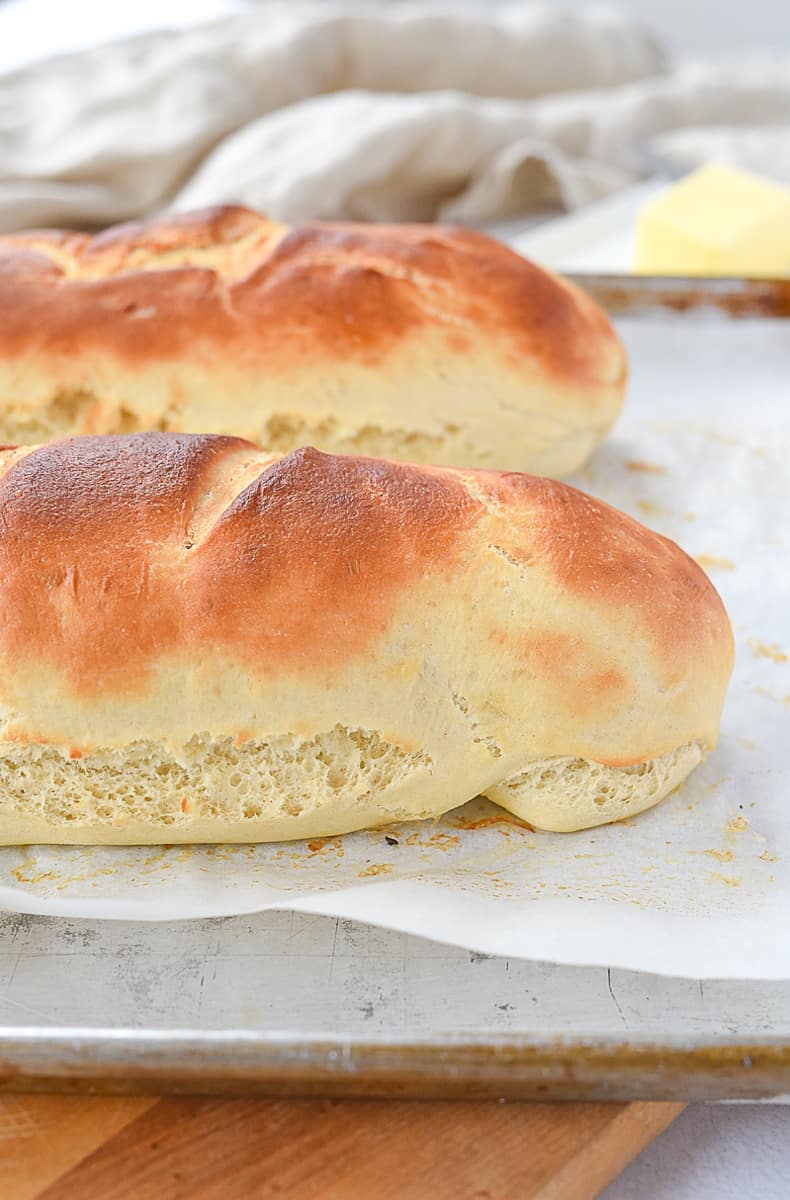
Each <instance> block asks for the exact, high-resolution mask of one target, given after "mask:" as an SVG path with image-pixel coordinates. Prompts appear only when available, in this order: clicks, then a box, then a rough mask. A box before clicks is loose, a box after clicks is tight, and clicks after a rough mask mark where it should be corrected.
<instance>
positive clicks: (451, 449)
mask: <svg viewBox="0 0 790 1200" xmlns="http://www.w3.org/2000/svg"><path fill="white" fill-rule="evenodd" d="M0 316H1V318H2V319H0V441H4V442H8V443H36V442H43V441H47V440H49V439H50V438H57V437H64V436H70V435H74V434H106V433H129V432H134V431H140V430H160V431H161V430H164V431H177V432H181V431H183V432H191V433H202V432H206V433H221V434H230V435H238V436H241V437H246V438H249V439H250V440H251V441H254V442H255V443H256V444H257V445H259V446H262V447H264V448H265V449H268V450H270V451H272V452H277V453H282V452H287V451H290V450H293V449H296V448H298V447H299V446H302V445H305V444H313V445H316V446H318V448H319V449H322V450H327V451H331V452H333V453H344V454H373V455H381V456H383V457H387V458H395V459H401V460H404V461H407V462H432V463H451V464H453V465H464V466H473V467H492V468H497V469H501V468H509V469H513V470H522V471H533V472H535V473H536V474H540V475H551V476H560V475H565V474H568V473H570V472H571V471H573V470H575V469H576V468H577V467H579V466H581V465H582V463H583V462H584V461H585V460H586V459H587V457H588V456H589V455H590V453H591V452H592V450H593V449H594V448H595V446H596V445H597V444H598V443H599V442H600V441H601V440H602V438H603V437H604V436H605V434H606V432H607V430H608V429H609V428H610V426H611V425H612V423H613V421H614V420H615V418H616V416H617V414H618V413H619V411H620V407H621V405H622V401H623V391H624V387H625V376H626V361H625V354H624V352H623V348H622V346H621V345H620V342H619V341H618V339H617V337H616V335H615V333H614V331H613V330H612V327H611V325H610V324H609V321H608V319H607V317H606V316H605V314H604V313H603V312H602V310H601V309H600V308H599V307H598V306H597V305H596V304H595V303H594V302H593V301H592V300H591V299H590V298H589V297H588V296H586V295H585V294H584V293H582V292H581V291H579V290H578V289H577V288H575V287H573V286H572V285H571V284H570V283H567V282H566V281H564V280H562V279H559V278H557V277H555V276H553V275H551V274H549V273H548V272H546V271H544V270H542V269H541V268H540V267H537V266H535V265H534V264H533V263H530V262H528V261H527V260H525V259H523V258H521V257H520V256H519V255H518V254H516V253H514V252H513V251H512V250H509V249H507V248H506V247H505V246H502V245H500V244H499V243H498V242H496V241H494V240H492V239H491V238H488V237H485V236H484V235H483V234H481V233H477V232H475V231H473V230H469V229H461V228H448V227H442V226H428V225H393V226H376V225H354V224H347V225H333V224H320V223H318V224H312V225H305V226H301V227H297V228H289V227H288V226H286V225H281V224H277V223H275V222H273V221H270V220H268V219H267V218H266V217H263V216H261V215H259V214H258V213H254V212H251V211H250V210H248V209H243V208H217V209H209V210H206V211H204V212H197V213H189V214H182V215H176V216H170V217H160V218H157V219H155V220H151V221H148V222H144V223H140V224H131V225H123V226H117V227H115V228H112V229H108V230H106V231H105V232H104V233H102V234H99V235H98V236H96V237H89V236H88V235H85V234H81V233H69V232H57V231H55V232H53V231H40V232H30V233H25V234H18V235H14V236H7V237H0Z"/></svg>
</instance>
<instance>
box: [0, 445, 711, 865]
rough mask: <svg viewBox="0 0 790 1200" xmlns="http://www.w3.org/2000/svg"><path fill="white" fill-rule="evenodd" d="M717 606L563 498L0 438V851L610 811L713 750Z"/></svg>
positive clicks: (573, 495) (382, 472) (610, 521)
mask: <svg viewBox="0 0 790 1200" xmlns="http://www.w3.org/2000/svg"><path fill="white" fill-rule="evenodd" d="M731 667H732V637H731V632H730V627H729V623H728V620H727V617H726V614H725V612H724V608H723V606H722V604H721V601H720V599H719V597H718V595H717V593H716V591H715V589H714V588H713V586H712V585H711V583H710V582H709V580H708V579H707V577H706V576H705V574H704V572H703V571H702V570H701V569H700V568H699V567H698V566H697V564H696V563H695V562H693V560H691V559H690V558H688V557H687V556H686V555H685V554H684V553H683V552H682V551H681V550H680V549H679V548H678V547H677V546H676V545H674V543H672V542H670V541H668V540H667V539H665V538H662V537H660V536H659V535H658V534H656V533H653V532H651V531H649V530H648V529H646V528H644V527H642V526H641V525H639V524H638V523H637V522H635V521H633V520H632V519H630V518H629V517H627V516H625V515H624V514H622V513H620V512H618V511H616V510H615V509H612V508H610V507H609V506H607V505H605V504H603V503H601V502H599V501H597V500H593V499H592V498H590V497H588V496H586V495H584V494H583V493H581V492H579V491H577V490H575V489H574V488H571V487H567V486H565V485H563V484H561V483H556V482H553V481H550V480H546V479H539V478H535V477H533V476H529V475H521V474H515V473H499V472H489V471H476V470H471V469H451V468H444V467H427V466H415V465H408V464H398V463H393V462H388V461H385V460H379V459H371V458H360V457H353V456H343V457H335V456H332V455H328V454H323V453H321V452H319V451H317V450H313V449H302V450H299V451H296V452H294V453H291V454H289V455H287V456H284V457H283V456H277V455H267V454H265V453H262V452H261V451H260V450H258V449H257V448H256V447H255V446H253V445H251V444H250V443H248V442H245V441H244V440H242V439H238V438H230V437H213V436H205V435H204V436H201V435H183V434H174V433H164V434H155V433H142V434H132V435H127V436H119V437H78V438H73V439H69V440H65V441H60V442H54V443H52V444H50V445H47V446H41V447H33V448H30V447H24V448H11V449H6V450H4V451H2V452H1V453H0V722H1V723H0V841H3V842H19V843H22V842H71V843H94V842H96V843H99V842H114V843H146V842H151V843H159V842H162V843H173V842H191V841H203V842H216V841H263V840H276V839H281V838H297V837H305V836H320V835H328V834H337V833H342V832H346V831H350V830H353V829H358V828H362V827H365V826H370V825H380V824H383V823H385V822H387V821H391V820H403V819H410V818H419V817H431V816H437V815H439V814H441V813H443V812H445V811H447V810H449V809H451V808H454V807H456V806H458V805H461V804H463V803H465V802H466V801H467V800H469V799H470V798H471V797H473V796H475V795H477V794H485V795H488V796H489V797H490V798H491V799H493V800H495V801H496V802H497V803H499V804H502V805H503V806H504V807H506V808H508V809H510V810H511V811H512V812H514V813H516V814H517V815H519V816H520V817H523V818H525V819H527V820H529V821H531V822H532V823H533V824H535V825H537V826H539V827H541V828H544V829H556V830H566V829H575V828H581V827H585V826H589V825H593V824H598V823H602V822H606V821H612V820H617V819H619V818H622V817H625V816H628V815H631V814H634V813H636V812H638V811H640V810H642V809H644V808H647V807H649V806H650V805H652V804H654V803H656V802H657V801H659V800H660V799H661V798H662V797H663V796H665V795H666V794H667V793H668V792H669V791H671V790H672V789H673V788H674V787H675V786H677V784H678V783H679V782H681V780H682V779H683V778H684V777H685V776H686V775H687V774H688V773H689V771H690V770H692V769H693V767H694V766H695V765H696V764H697V763H698V762H699V761H700V760H701V758H702V757H703V756H704V755H705V753H706V752H707V751H708V750H709V749H710V748H711V747H712V746H713V745H714V744H715V741H716V737H717V731H718V723H719V716H720V711H721V707H722V703H723V698H724V693H725V690H726V686H727V681H728V678H729V675H730V671H731Z"/></svg>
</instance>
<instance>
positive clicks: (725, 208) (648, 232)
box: [634, 165, 790, 276]
mask: <svg viewBox="0 0 790 1200" xmlns="http://www.w3.org/2000/svg"><path fill="white" fill-rule="evenodd" d="M634 268H635V270H636V271H638V272H640V273H642V274H650V275H741V276H750V275H757V276H760V275H786V274H788V272H790V190H788V189H787V188H784V187H780V186H779V184H776V183H770V182H769V181H768V180H767V179H760V178H759V177H758V176H756V175H748V174H746V172H744V171H736V170H734V169H733V168H732V167H724V166H715V165H711V166H707V167H700V169H699V170H697V171H694V172H693V173H692V174H691V175H687V176H686V178H685V179H682V180H681V181H680V182H679V183H676V184H675V185H674V186H673V187H670V188H668V189H667V190H666V191H665V192H662V193H661V195H659V196H656V198H655V199H654V200H649V201H648V203H647V204H646V205H645V206H644V208H643V209H642V212H641V213H640V216H639V220H638V224H637V232H636V255H635V263H634Z"/></svg>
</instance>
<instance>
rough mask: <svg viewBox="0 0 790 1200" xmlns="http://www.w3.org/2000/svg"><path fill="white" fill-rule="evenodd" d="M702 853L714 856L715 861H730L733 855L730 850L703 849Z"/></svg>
mask: <svg viewBox="0 0 790 1200" xmlns="http://www.w3.org/2000/svg"><path fill="white" fill-rule="evenodd" d="M702 853H703V854H709V855H710V857H711V858H715V859H716V861H717V862H721V863H726V862H732V860H733V858H734V857H735V855H734V854H733V852H732V850H703V851H702Z"/></svg>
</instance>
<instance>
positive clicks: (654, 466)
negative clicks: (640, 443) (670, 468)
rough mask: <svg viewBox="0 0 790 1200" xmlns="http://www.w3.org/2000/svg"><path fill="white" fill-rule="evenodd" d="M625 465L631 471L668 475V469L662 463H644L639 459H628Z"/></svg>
mask: <svg viewBox="0 0 790 1200" xmlns="http://www.w3.org/2000/svg"><path fill="white" fill-rule="evenodd" d="M625 465H626V468H627V470H629V471H644V472H645V473H646V474H648V475H666V474H667V468H666V467H662V466H661V465H660V463H651V462H643V461H642V460H641V459H639V458H627V459H626V460H625Z"/></svg>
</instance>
